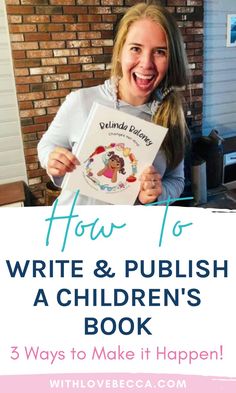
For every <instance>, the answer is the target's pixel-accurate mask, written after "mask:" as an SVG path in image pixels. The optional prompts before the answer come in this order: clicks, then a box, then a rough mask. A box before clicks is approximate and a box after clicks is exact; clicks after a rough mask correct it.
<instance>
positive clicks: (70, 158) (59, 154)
mask: <svg viewBox="0 0 236 393" xmlns="http://www.w3.org/2000/svg"><path fill="white" fill-rule="evenodd" d="M76 165H79V160H78V159H77V158H76V156H75V155H74V154H73V153H71V152H70V151H69V150H67V149H65V148H64V147H56V148H55V149H54V150H53V151H52V152H51V153H50V154H49V159H48V167H47V169H48V173H49V174H50V175H52V176H64V175H65V174H66V172H72V171H73V170H74V169H75V168H76Z"/></svg>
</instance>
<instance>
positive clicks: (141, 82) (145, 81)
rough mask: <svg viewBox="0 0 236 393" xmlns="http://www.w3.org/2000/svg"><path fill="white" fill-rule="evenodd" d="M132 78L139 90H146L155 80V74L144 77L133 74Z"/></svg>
mask: <svg viewBox="0 0 236 393" xmlns="http://www.w3.org/2000/svg"><path fill="white" fill-rule="evenodd" d="M133 78H134V80H135V83H136V84H137V86H138V87H140V88H141V89H147V88H149V87H150V86H151V85H152V83H153V81H154V79H155V74H147V75H144V74H140V73H138V72H134V73H133Z"/></svg>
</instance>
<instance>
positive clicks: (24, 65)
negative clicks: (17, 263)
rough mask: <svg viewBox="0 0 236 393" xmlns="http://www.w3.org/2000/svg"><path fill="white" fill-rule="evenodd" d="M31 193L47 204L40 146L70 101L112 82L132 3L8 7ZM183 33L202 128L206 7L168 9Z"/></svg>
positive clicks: (29, 0)
mask: <svg viewBox="0 0 236 393" xmlns="http://www.w3.org/2000/svg"><path fill="white" fill-rule="evenodd" d="M6 2H7V12H8V18H9V28H10V33H11V42H12V44H11V45H12V54H13V60H14V68H15V79H16V87H17V93H18V102H19V108H20V117H21V126H22V127H21V128H22V135H23V139H24V147H25V158H26V164H27V173H28V178H29V185H30V188H31V191H32V192H33V194H34V196H35V198H36V199H37V203H38V204H40V203H44V196H43V190H44V188H45V182H46V181H47V180H48V177H47V176H46V173H45V171H44V170H43V169H41V168H40V166H39V163H38V158H37V151H36V146H37V143H38V141H39V139H40V138H41V136H42V134H43V133H44V132H45V131H46V129H47V128H48V125H49V123H50V122H51V121H52V119H53V117H54V115H55V113H56V112H57V110H58V107H59V106H60V104H61V102H62V100H63V99H64V97H65V96H66V95H67V94H68V93H69V92H70V91H71V90H73V89H77V88H81V87H85V86H86V87H87V86H92V85H96V84H99V83H102V82H103V81H104V79H106V78H107V77H108V76H109V68H110V67H109V62H110V55H111V52H112V46H113V31H114V26H115V24H116V23H117V20H118V19H119V17H120V16H121V15H122V13H123V12H124V11H125V9H126V8H127V7H129V6H130V5H132V4H135V3H137V1H132V0H125V1H123V0H6ZM162 4H163V5H166V6H167V7H168V9H169V10H170V12H172V13H173V14H174V15H175V17H176V19H177V20H178V24H179V26H180V27H181V30H182V33H183V36H184V40H185V43H186V48H187V52H188V56H189V61H190V65H191V68H192V72H193V83H192V103H191V104H189V102H190V98H189V92H186V98H187V102H188V109H190V110H191V113H192V115H193V120H194V125H195V130H196V132H197V131H198V130H199V129H201V122H202V87H203V86H202V76H203V0H166V1H162Z"/></svg>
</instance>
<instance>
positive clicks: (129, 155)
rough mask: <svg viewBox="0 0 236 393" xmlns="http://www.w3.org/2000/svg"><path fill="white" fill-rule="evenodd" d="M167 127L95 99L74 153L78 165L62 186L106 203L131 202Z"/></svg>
mask: <svg viewBox="0 0 236 393" xmlns="http://www.w3.org/2000/svg"><path fill="white" fill-rule="evenodd" d="M166 132H167V128H164V127H161V126H158V125H156V124H154V123H151V122H148V121H146V120H142V119H139V118H138V117H135V116H132V115H129V114H127V113H124V112H121V111H119V110H117V109H112V108H108V107H106V106H103V105H100V104H98V103H94V104H93V106H92V109H91V111H90V114H89V117H88V120H87V122H86V124H85V129H84V132H83V136H82V138H81V141H80V143H79V144H78V145H77V146H76V148H75V150H74V151H73V153H74V154H75V155H76V156H77V158H78V160H79V161H80V165H78V166H77V168H76V169H75V170H74V171H73V172H71V173H67V174H66V176H65V178H64V180H63V184H62V188H63V189H68V190H71V191H76V190H80V194H81V195H86V196H88V197H90V198H95V199H98V200H101V201H103V202H107V203H108V204H120V205H132V204H134V202H135V200H136V198H137V195H138V193H139V189H140V181H139V176H140V175H141V173H142V172H143V170H144V169H145V168H146V167H147V166H149V165H151V164H152V162H153V161H154V158H155V156H156V154H157V152H158V150H159V148H160V146H161V143H162V141H163V139H164V137H165V135H166Z"/></svg>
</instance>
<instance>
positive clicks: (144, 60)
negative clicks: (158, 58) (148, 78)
mask: <svg viewBox="0 0 236 393" xmlns="http://www.w3.org/2000/svg"><path fill="white" fill-rule="evenodd" d="M140 63H141V65H142V66H143V68H150V67H152V66H153V56H152V53H149V52H143V53H142V55H141V58H140Z"/></svg>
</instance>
